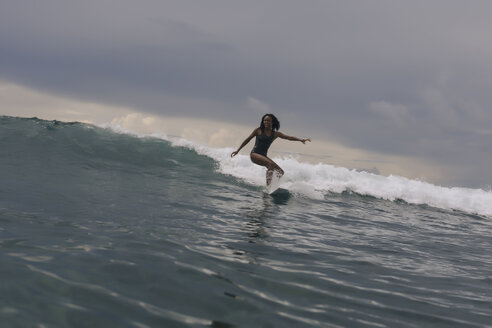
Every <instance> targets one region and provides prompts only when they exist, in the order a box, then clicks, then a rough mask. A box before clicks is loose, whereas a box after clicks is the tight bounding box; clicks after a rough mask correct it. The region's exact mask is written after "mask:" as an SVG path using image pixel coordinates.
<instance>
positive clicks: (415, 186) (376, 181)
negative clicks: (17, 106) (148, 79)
mask: <svg viewBox="0 0 492 328" xmlns="http://www.w3.org/2000/svg"><path fill="white" fill-rule="evenodd" d="M0 123H1V127H2V128H1V129H0V136H1V139H3V141H4V142H5V145H4V148H6V147H9V148H11V150H7V149H4V152H3V153H5V154H4V156H9V155H8V154H9V153H10V154H13V153H16V154H20V153H21V152H22V154H25V155H23V156H24V157H25V159H26V160H27V161H35V160H37V159H39V158H44V157H46V156H47V153H48V152H49V153H50V154H53V156H56V157H57V158H58V159H60V161H59V162H60V165H64V164H63V163H69V164H70V165H72V164H73V163H77V162H78V163H82V162H85V163H88V164H89V166H91V167H95V166H94V165H95V161H97V160H98V159H101V160H104V162H103V163H104V165H106V166H107V167H111V166H113V164H111V165H109V164H107V163H108V162H111V163H121V165H123V163H124V165H132V167H131V168H129V169H131V170H142V171H144V170H146V169H147V168H148V167H161V168H164V169H165V167H167V166H169V165H170V166H172V167H175V166H176V165H178V166H183V165H190V167H194V168H199V169H200V170H202V171H203V172H202V175H203V176H209V175H210V173H211V172H210V170H214V169H215V170H216V171H218V172H219V173H221V174H224V175H228V176H232V177H234V178H236V179H240V180H242V181H244V182H245V183H247V184H250V185H253V186H256V187H260V188H261V187H264V186H265V171H266V170H265V168H263V167H260V166H258V165H255V164H253V163H251V161H250V159H249V155H246V154H239V155H237V156H235V157H234V158H231V157H230V154H231V152H232V151H233V148H211V147H207V146H205V145H200V144H197V143H194V142H192V141H189V140H185V139H182V138H179V137H175V136H169V135H166V134H152V135H138V134H135V133H132V132H131V131H126V130H123V129H122V128H120V127H119V126H116V125H104V126H100V127H96V126H93V125H89V124H85V123H77V122H76V123H62V122H58V121H44V120H39V119H36V118H32V119H21V118H12V117H6V116H2V117H0ZM101 128H103V129H101ZM115 132H116V133H115ZM22 138H23V139H22ZM20 139H22V140H24V141H22V142H20V141H18V142H16V140H20ZM163 141H165V142H163ZM180 149H185V150H186V151H185V152H182V151H180ZM16 156H17V155H16ZM26 156H27V157H26ZM210 159H212V160H213V161H215V163H216V165H215V166H214V165H211V163H212V162H213V161H211V160H210ZM273 159H274V160H275V161H276V162H277V163H278V164H279V165H280V166H281V167H282V168H283V169H284V170H285V172H286V174H285V175H284V177H283V178H282V180H281V184H280V186H281V187H282V188H285V189H288V190H289V191H291V192H292V193H293V194H295V195H298V196H301V197H308V198H311V199H314V200H323V199H324V198H325V197H327V196H329V195H330V194H331V193H336V194H340V193H344V192H349V193H356V194H359V195H364V196H371V197H376V198H379V199H384V200H389V201H404V202H406V203H409V204H422V205H429V206H432V207H436V208H441V209H448V210H459V211H464V212H468V213H474V214H478V215H484V216H489V217H490V216H492V192H491V191H485V190H482V189H471V188H458V187H456V188H448V187H441V186H437V185H433V184H431V183H427V182H425V181H419V180H412V179H407V178H405V177H401V176H393V175H391V176H382V175H377V174H374V173H368V172H359V171H356V170H350V169H347V168H343V167H335V166H333V165H329V164H323V163H318V164H310V163H304V162H300V161H298V160H297V159H296V158H294V157H292V156H288V157H274V158H273ZM6 160H7V159H6ZM4 162H5V161H4ZM52 162H55V161H52ZM96 164H97V163H96Z"/></svg>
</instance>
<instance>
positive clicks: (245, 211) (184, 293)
mask: <svg viewBox="0 0 492 328" xmlns="http://www.w3.org/2000/svg"><path fill="white" fill-rule="evenodd" d="M207 151H209V152H213V150H207ZM224 152H225V151H224ZM203 153H204V151H197V150H196V149H194V148H193V147H189V146H179V145H176V144H175V143H173V142H171V141H169V140H164V139H162V138H156V137H153V138H150V137H147V138H142V137H136V136H132V135H128V134H121V133H116V132H114V131H112V130H110V129H103V128H99V127H95V126H91V125H87V124H82V123H61V122H57V121H43V120H39V119H35V118H33V119H22V118H14V117H0V281H1V283H0V295H1V296H0V322H1V325H0V326H1V327H139V328H141V327H491V325H492V324H491V323H492V237H491V236H492V223H491V217H490V216H488V215H486V214H483V213H482V214H480V213H481V212H480V211H481V208H483V207H480V206H479V207H477V211H464V210H452V209H449V208H444V207H443V208H439V207H435V206H431V205H433V204H425V203H424V204H420V205H417V204H410V203H409V202H405V201H403V200H395V201H391V200H386V199H381V198H377V197H374V196H371V195H363V194H360V193H356V192H353V190H349V189H346V190H342V191H340V192H334V191H326V190H325V191H323V190H321V191H319V190H317V195H318V194H319V193H321V195H322V197H321V198H320V197H310V194H309V193H302V192H300V191H299V190H300V189H299V188H298V189H296V188H295V186H296V183H297V185H299V181H297V182H296V181H294V182H292V181H291V182H292V183H291V184H290V185H289V186H291V192H290V196H289V197H284V198H280V199H277V198H272V197H271V196H269V195H267V194H265V193H264V188H263V187H262V186H261V185H259V184H255V183H252V182H251V181H249V180H248V179H245V178H243V177H242V176H241V174H243V173H238V174H236V175H235V174H226V173H225V171H226V169H227V168H226V169H224V165H227V163H225V162H224V163H222V162H221V161H220V160H217V158H214V156H206V155H203ZM299 165H300V164H299ZM253 169H255V168H251V170H253ZM312 170H313V171H314V170H315V169H314V167H313V168H312ZM290 173H291V175H293V173H292V170H291V171H290ZM288 174H289V171H287V175H288ZM376 178H377V179H382V178H379V177H376ZM376 178H375V179H376ZM326 179H327V178H326ZM340 179H341V178H340ZM326 183H328V181H327V182H326ZM411 183H413V182H411ZM462 192H463V193H466V192H467V191H466V190H465V191H462ZM475 192H477V191H470V194H474V193H475ZM484 193H485V195H488V194H487V193H486V192H483V193H482V192H481V193H480V194H481V195H483V194H484ZM463 198H466V195H465V194H463Z"/></svg>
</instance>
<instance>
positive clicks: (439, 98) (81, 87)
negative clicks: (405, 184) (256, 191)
mask: <svg viewBox="0 0 492 328" xmlns="http://www.w3.org/2000/svg"><path fill="white" fill-rule="evenodd" d="M491 14H492V1H489V0H484V1H479V0H470V1H458V0H457V1H453V0H442V1H441V0H439V1H437V0H422V1H421V0H412V1H410V0H408V1H398V0H370V1H362V0H360V1H345V0H344V1H342V0H338V1H335V0H333V1H330V0H323V1H321V0H320V1H314V0H313V1H289V0H278V1H277V0H275V1H268V0H262V1H252V0H248V1H230V0H224V1H218V0H195V1H188V0H176V1H168V0H165V1H164V0H159V1H158V0H156V1H150V0H141V1H125V0H118V1H116V0H114V1H113V0H111V1H109V0H97V1H93V0H85V1H64V0H61V1H51V0H45V1H37V0H33V1H29V0H23V1H18V0H0V97H1V98H0V115H1V114H3V115H12V113H18V115H19V116H21V115H28V114H29V113H30V112H29V110H31V113H35V114H37V113H39V111H41V108H42V110H43V111H45V112H44V114H45V115H39V114H38V116H40V117H41V116H44V117H46V118H50V117H49V116H50V113H51V115H53V116H55V117H51V118H52V119H57V118H59V119H62V118H63V117H61V116H63V115H62V114H60V113H61V112H60V110H59V109H58V110H56V111H55V110H54V107H56V106H55V105H53V108H51V112H50V106H47V105H46V104H47V103H48V104H57V106H58V107H59V106H65V107H64V108H66V113H65V114H69V112H70V111H71V112H72V113H79V114H80V113H81V112H82V113H84V112H86V113H87V114H89V113H90V114H91V115H92V116H91V117H92V118H91V121H98V120H97V119H95V118H97V117H99V118H100V120H99V121H101V120H109V121H111V120H112V119H117V120H118V119H119V120H120V121H121V120H125V119H127V120H128V119H129V118H131V117H133V118H137V119H138V118H142V120H145V119H149V117H152V118H160V119H161V121H160V122H166V121H167V122H178V121H180V122H186V121H187V120H189V122H191V121H193V120H194V121H196V122H208V123H202V125H201V127H202V128H203V129H204V131H205V130H207V129H208V130H217V129H219V130H220V129H222V130H221V131H222V132H223V133H222V132H221V133H222V134H221V133H219V134H217V133H216V134H214V138H216V139H217V138H219V137H220V136H221V135H222V136H223V137H224V139H226V140H227V141H229V143H232V144H230V145H229V146H231V147H232V146H234V147H236V146H237V144H233V143H236V142H238V141H239V142H240V141H242V139H244V137H246V135H243V134H241V135H239V136H235V138H231V137H230V134H231V132H230V131H228V130H227V127H228V126H230V127H233V126H236V125H237V126H241V127H244V129H245V130H244V131H247V132H246V133H249V131H250V130H252V129H253V128H254V127H255V126H256V125H258V123H259V120H260V117H261V115H262V114H263V113H265V112H273V113H275V114H277V116H278V117H279V119H280V121H281V124H282V129H281V130H282V131H283V132H285V133H288V134H293V135H297V136H311V137H312V138H313V143H312V144H311V145H309V147H311V148H310V149H311V150H312V149H316V151H318V152H320V153H322V154H321V155H323V156H324V155H326V156H327V158H329V157H330V152H331V151H332V150H333V152H334V149H335V148H333V147H338V148H337V149H338V151H339V152H338V153H337V154H341V153H343V150H344V149H345V150H346V151H347V153H349V152H353V154H355V153H357V154H358V155H354V156H353V157H352V158H351V160H352V162H351V163H348V162H347V163H346V165H347V166H352V167H357V165H355V164H354V163H355V162H356V161H359V163H360V164H358V166H359V167H376V168H377V169H379V171H381V173H383V174H391V173H397V174H398V173H401V172H407V173H408V174H407V175H408V176H410V177H422V178H424V179H429V180H431V182H436V183H440V184H444V185H456V186H469V187H482V188H489V187H490V186H491V185H492V170H490V167H491V164H492V108H491V105H492V38H491V36H490V33H491V32H492V20H491V19H490V17H491ZM2 90H3V91H2ZM40 97H45V98H43V99H44V100H43V103H44V105H45V106H44V107H43V106H42V104H40V101H39V99H41V98H40ZM46 97H48V98H46ZM28 98H29V99H31V100H29V99H28ZM46 99H50V101H49V102H47V100H46ZM69 103H70V104H71V106H72V107H70V106H69V105H68V104H69ZM37 104H38V106H37ZM60 104H62V105H60ZM76 104H78V105H76ZM36 107H38V108H36ZM75 107H76V109H74V108H75ZM118 108H119V109H124V110H121V111H120V112H119V114H116V113H117V111H116V109H118ZM16 110H17V111H18V112H15V111H16ZM118 115H123V116H121V117H120V118H118V117H116V116H118ZM125 115H127V116H125ZM128 115H133V116H128ZM58 116H59V117H58ZM113 116H115V117H113ZM65 117H68V116H65ZM74 117H75V116H74ZM173 120H175V121H173ZM145 122H147V123H148V122H149V120H147V121H145ZM220 122H222V124H221V123H220ZM183 124H186V123H183ZM190 126H191V125H190ZM197 126H198V125H197ZM196 129H199V127H196V128H195V127H194V130H196ZM232 131H241V132H242V131H243V130H241V129H233V130H232ZM188 132H189V130H188ZM195 132H196V133H198V134H199V133H200V131H195ZM315 141H316V142H318V143H317V144H316V143H315ZM328 145H331V146H330V147H331V148H330V147H329V146H328ZM323 147H325V148H324V149H323ZM305 148H306V149H307V148H308V147H305ZM295 149H298V148H295ZM337 156H339V158H342V157H343V155H337ZM337 156H332V157H331V158H332V161H333V162H336V158H337ZM357 156H359V157H357ZM364 161H365V162H364ZM328 162H329V160H328ZM385 163H386V164H385ZM388 163H391V165H389V164H388ZM342 164H343V163H342ZM392 168H393V170H394V172H392V171H391V170H392ZM397 168H400V169H401V170H398V169H397ZM403 169H404V170H403ZM402 170H403V171H402Z"/></svg>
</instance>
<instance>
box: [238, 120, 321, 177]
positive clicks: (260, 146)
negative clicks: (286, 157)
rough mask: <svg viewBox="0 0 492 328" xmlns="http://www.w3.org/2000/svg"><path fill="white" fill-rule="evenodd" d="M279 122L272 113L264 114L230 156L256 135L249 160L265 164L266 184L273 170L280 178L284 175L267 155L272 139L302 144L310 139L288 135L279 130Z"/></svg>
mask: <svg viewBox="0 0 492 328" xmlns="http://www.w3.org/2000/svg"><path fill="white" fill-rule="evenodd" d="M279 128H280V122H279V121H278V120H277V118H276V117H275V115H273V114H265V115H263V117H262V118H261V122H260V127H259V128H256V129H254V130H253V132H251V134H250V135H249V136H248V137H247V138H246V139H245V140H244V141H243V143H242V144H241V146H240V147H239V148H238V149H237V150H236V151H235V152H233V153H232V154H231V157H234V156H236V155H237V153H239V151H240V150H241V149H242V148H243V147H244V146H246V145H247V144H248V142H249V141H250V140H251V139H253V137H256V143H255V146H254V148H253V150H252V151H251V155H250V156H251V161H252V162H253V163H255V164H258V165H261V166H265V167H266V168H267V173H266V183H267V186H269V185H270V183H271V182H272V176H273V172H274V171H275V172H276V173H277V175H278V177H279V178H280V177H281V176H282V175H284V170H282V169H281V168H280V166H278V165H277V163H275V162H274V161H272V160H271V159H270V158H268V157H267V152H268V148H270V145H271V144H272V142H273V140H275V139H277V138H282V139H287V140H292V141H300V142H302V143H303V144H305V143H306V141H311V139H299V138H296V137H291V136H288V135H285V134H283V133H282V132H279V131H278V129H279Z"/></svg>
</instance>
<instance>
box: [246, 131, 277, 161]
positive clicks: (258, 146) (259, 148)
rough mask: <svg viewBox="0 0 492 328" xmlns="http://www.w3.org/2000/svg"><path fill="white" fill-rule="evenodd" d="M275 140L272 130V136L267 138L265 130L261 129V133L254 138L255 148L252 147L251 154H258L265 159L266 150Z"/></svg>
mask: <svg viewBox="0 0 492 328" xmlns="http://www.w3.org/2000/svg"><path fill="white" fill-rule="evenodd" d="M274 139H275V133H274V132H273V130H272V134H271V135H269V136H267V135H266V134H265V130H264V129H262V130H261V133H260V134H259V135H257V136H256V142H255V146H254V147H253V150H252V151H251V152H252V153H256V154H260V155H263V156H265V157H266V155H267V152H268V148H270V145H271V144H272V142H273V140H274Z"/></svg>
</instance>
